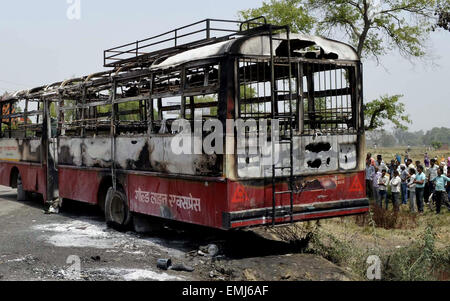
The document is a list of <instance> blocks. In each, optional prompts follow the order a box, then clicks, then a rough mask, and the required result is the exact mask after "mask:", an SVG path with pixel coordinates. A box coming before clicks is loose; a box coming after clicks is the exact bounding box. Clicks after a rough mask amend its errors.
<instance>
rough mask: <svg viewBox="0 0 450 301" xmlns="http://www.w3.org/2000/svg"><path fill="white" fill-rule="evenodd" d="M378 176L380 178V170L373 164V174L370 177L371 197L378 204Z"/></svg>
mask: <svg viewBox="0 0 450 301" xmlns="http://www.w3.org/2000/svg"><path fill="white" fill-rule="evenodd" d="M380 178H381V171H380V170H379V169H378V167H376V166H375V174H374V175H373V179H372V185H373V199H374V200H375V204H378V203H379V199H380V186H379V185H378V181H379V180H380ZM380 207H381V205H380Z"/></svg>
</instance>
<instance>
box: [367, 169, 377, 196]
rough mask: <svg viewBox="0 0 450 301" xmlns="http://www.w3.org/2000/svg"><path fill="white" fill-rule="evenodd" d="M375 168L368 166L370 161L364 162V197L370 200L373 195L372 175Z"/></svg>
mask: <svg viewBox="0 0 450 301" xmlns="http://www.w3.org/2000/svg"><path fill="white" fill-rule="evenodd" d="M374 173H375V167H373V166H372V165H371V164H370V160H366V195H367V197H368V198H370V197H371V196H372V195H373V182H372V180H373V175H374Z"/></svg>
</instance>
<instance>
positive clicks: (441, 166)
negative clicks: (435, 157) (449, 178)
mask: <svg viewBox="0 0 450 301" xmlns="http://www.w3.org/2000/svg"><path fill="white" fill-rule="evenodd" d="M439 167H440V168H441V169H442V170H443V171H444V175H446V174H447V165H445V161H442V162H441V165H440V166H439Z"/></svg>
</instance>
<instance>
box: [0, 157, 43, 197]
mask: <svg viewBox="0 0 450 301" xmlns="http://www.w3.org/2000/svg"><path fill="white" fill-rule="evenodd" d="M13 168H17V169H18V170H19V173H20V177H21V178H22V185H23V189H24V190H26V191H30V192H35V193H40V194H42V195H43V197H44V200H45V199H46V197H47V184H46V183H47V170H46V167H45V166H40V165H31V164H29V163H21V162H11V163H3V162H2V163H0V185H3V186H8V187H9V186H10V185H11V174H12V170H13Z"/></svg>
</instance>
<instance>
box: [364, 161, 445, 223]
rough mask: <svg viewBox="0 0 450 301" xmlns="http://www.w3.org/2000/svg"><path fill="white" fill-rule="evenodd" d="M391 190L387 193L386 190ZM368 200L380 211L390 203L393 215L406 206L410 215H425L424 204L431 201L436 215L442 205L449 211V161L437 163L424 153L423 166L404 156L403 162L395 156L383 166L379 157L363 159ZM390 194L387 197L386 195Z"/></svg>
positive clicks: (383, 163) (387, 207)
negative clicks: (413, 213) (373, 202)
mask: <svg viewBox="0 0 450 301" xmlns="http://www.w3.org/2000/svg"><path fill="white" fill-rule="evenodd" d="M389 188H390V189H389ZM366 191H367V197H369V198H373V199H374V200H375V204H376V205H377V206H379V207H380V208H382V207H383V202H384V205H385V209H386V210H388V209H389V203H390V201H392V204H393V208H394V210H395V211H398V210H400V206H401V205H408V204H409V209H410V211H411V212H417V211H418V212H419V213H423V212H424V204H425V203H428V202H429V201H434V202H435V204H436V213H437V214H440V213H441V207H442V206H443V205H445V206H446V207H447V209H448V210H449V211H450V201H449V200H450V157H449V158H447V159H446V160H445V159H443V160H441V161H440V162H439V160H438V159H437V158H432V159H430V157H429V156H428V154H427V153H425V156H424V161H423V163H422V162H420V161H416V162H413V160H412V159H410V158H409V156H408V155H407V154H406V155H405V158H404V160H403V161H402V158H401V156H400V155H396V156H395V158H393V159H392V160H391V162H390V163H389V164H386V163H385V162H384V160H383V157H382V156H381V155H378V156H377V158H376V160H375V159H374V158H373V157H372V154H370V153H369V154H367V158H366ZM389 191H390V193H389Z"/></svg>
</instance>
